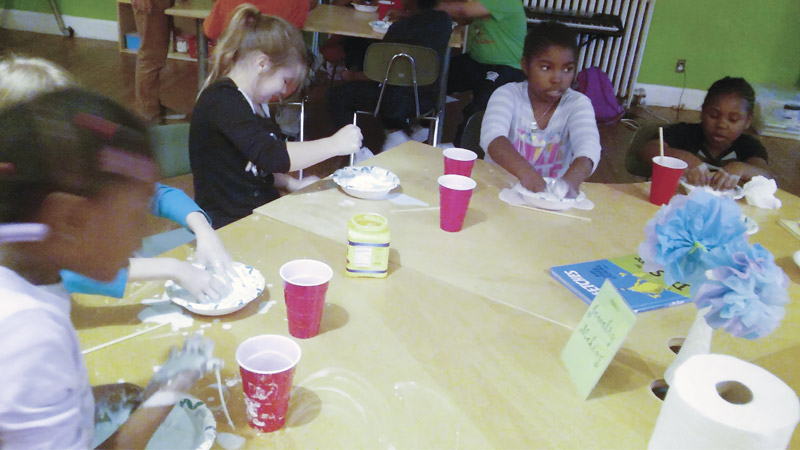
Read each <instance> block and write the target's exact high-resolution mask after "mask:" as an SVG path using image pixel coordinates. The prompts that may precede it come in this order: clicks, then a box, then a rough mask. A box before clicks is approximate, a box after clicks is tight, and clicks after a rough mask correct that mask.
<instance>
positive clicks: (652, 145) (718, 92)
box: [640, 77, 773, 190]
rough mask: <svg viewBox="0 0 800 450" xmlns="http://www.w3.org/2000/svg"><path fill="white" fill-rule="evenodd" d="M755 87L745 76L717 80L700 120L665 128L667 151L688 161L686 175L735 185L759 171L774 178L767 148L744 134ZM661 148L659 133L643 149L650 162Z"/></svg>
mask: <svg viewBox="0 0 800 450" xmlns="http://www.w3.org/2000/svg"><path fill="white" fill-rule="evenodd" d="M754 103H755V93H754V92H753V88H752V87H751V86H750V84H749V83H747V81H745V80H744V78H731V77H725V78H723V79H721V80H718V81H716V82H714V84H712V85H711V87H710V88H709V89H708V93H707V94H706V98H705V100H704V101H703V108H702V112H701V115H700V123H693V124H690V123H685V122H681V123H677V124H674V125H670V126H668V127H666V128H665V129H664V154H665V155H667V156H672V157H674V158H678V159H681V160H683V161H685V162H686V163H687V164H688V165H689V167H688V169H687V170H686V174H685V176H686V180H687V182H688V183H690V184H693V185H696V186H705V185H709V186H711V187H713V188H715V189H718V190H727V189H732V188H734V187H735V186H736V185H737V184H738V183H739V182H740V181H743V182H744V181H749V180H750V179H751V178H752V177H754V176H756V175H763V176H766V177H770V178H772V177H773V175H772V174H771V173H770V171H769V169H768V168H767V150H766V149H765V148H764V146H763V145H762V144H761V142H760V141H759V140H758V139H757V138H756V137H755V136H752V135H749V134H742V132H743V131H744V130H745V129H747V128H748V127H749V126H750V122H751V121H752V118H753V106H754ZM658 154H659V140H658V136H657V135H656V136H655V137H654V139H653V140H651V141H650V142H648V143H647V144H645V146H644V147H642V150H641V152H640V157H641V159H642V161H644V162H646V163H649V162H650V161H651V160H652V158H653V157H654V156H657V155H658Z"/></svg>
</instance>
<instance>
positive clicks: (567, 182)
mask: <svg viewBox="0 0 800 450" xmlns="http://www.w3.org/2000/svg"><path fill="white" fill-rule="evenodd" d="M553 191H554V194H556V196H557V197H558V198H577V197H578V194H580V192H581V182H580V181H577V180H573V179H571V178H569V177H564V178H559V179H558V180H556V182H555V185H554V187H553Z"/></svg>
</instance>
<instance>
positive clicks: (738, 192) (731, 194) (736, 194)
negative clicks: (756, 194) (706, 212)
mask: <svg viewBox="0 0 800 450" xmlns="http://www.w3.org/2000/svg"><path fill="white" fill-rule="evenodd" d="M680 183H681V186H683V188H684V189H686V193H687V194H689V193H691V192H692V191H694V190H695V189H703V190H704V191H707V192H710V193H712V194H714V195H719V196H722V197H728V198H732V199H734V200H739V199H740V198H742V197H744V192H743V191H742V187H741V186H736V187H735V188H734V189H727V190H724V191H718V190H716V189H714V188H712V187H711V186H695V185H693V184H689V183H687V182H686V180H684V179H683V178H681V180H680Z"/></svg>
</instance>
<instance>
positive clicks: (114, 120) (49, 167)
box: [0, 88, 156, 222]
mask: <svg viewBox="0 0 800 450" xmlns="http://www.w3.org/2000/svg"><path fill="white" fill-rule="evenodd" d="M109 151H111V152H112V153H113V155H112V156H116V158H115V159H114V160H110V161H109V160H107V159H104V155H108V154H109ZM150 167H152V168H153V169H154V168H155V167H156V166H155V161H154V159H153V153H152V150H151V147H150V140H149V137H148V130H147V127H146V125H145V124H144V123H142V122H141V121H140V120H139V119H138V118H137V117H136V116H135V115H134V114H132V113H131V112H129V111H128V110H127V109H125V108H124V107H123V106H121V105H119V104H118V103H116V102H114V101H113V100H110V99H108V98H106V97H104V96H102V95H100V94H97V93H94V92H91V91H87V90H83V89H76V88H66V89H61V90H56V91H53V92H49V93H44V94H41V95H38V96H37V97H35V98H34V99H33V100H30V101H27V102H23V103H19V104H17V105H14V106H11V107H9V108H5V109H3V110H2V111H0V169H2V170H0V222H26V221H27V220H29V219H30V218H31V217H33V215H34V213H35V212H36V211H37V210H38V209H39V207H40V205H41V202H42V201H43V200H44V198H45V197H47V195H48V194H50V193H52V192H67V193H73V194H76V195H81V196H84V197H87V198H90V197H92V196H94V195H96V194H97V193H99V192H100V191H101V189H102V188H103V187H104V186H106V185H108V183H112V182H116V181H120V180H122V179H126V178H127V179H130V178H131V175H133V178H136V175H137V173H138V171H137V169H142V168H143V169H148V168H150ZM153 171H154V170H153ZM153 171H148V173H150V172H153Z"/></svg>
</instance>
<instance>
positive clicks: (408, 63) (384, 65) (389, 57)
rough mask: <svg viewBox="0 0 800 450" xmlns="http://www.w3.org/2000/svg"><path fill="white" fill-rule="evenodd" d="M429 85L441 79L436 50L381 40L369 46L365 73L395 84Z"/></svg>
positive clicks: (372, 78)
mask: <svg viewBox="0 0 800 450" xmlns="http://www.w3.org/2000/svg"><path fill="white" fill-rule="evenodd" d="M414 69H416V84H417V86H427V85H429V84H432V83H434V82H435V81H436V80H437V79H438V78H439V57H438V55H437V54H436V51H435V50H433V49H431V48H428V47H423V46H420V45H411V44H396V43H390V42H378V43H375V44H372V45H370V46H369V47H368V48H367V54H366V56H364V74H365V75H366V76H367V77H368V78H369V79H371V80H373V81H377V82H379V83H386V84H389V85H394V86H413V85H414V75H415V74H414V71H415V70H414Z"/></svg>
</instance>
